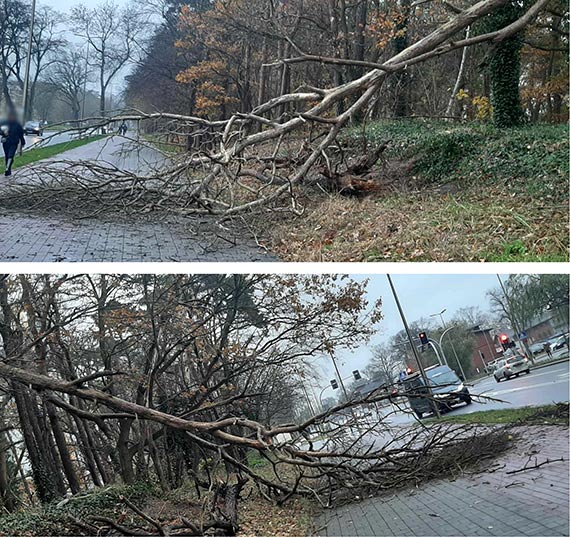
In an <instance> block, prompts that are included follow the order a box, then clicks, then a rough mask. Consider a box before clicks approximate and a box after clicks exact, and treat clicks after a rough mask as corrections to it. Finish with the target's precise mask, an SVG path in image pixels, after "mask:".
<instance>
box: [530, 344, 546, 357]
mask: <svg viewBox="0 0 570 537" xmlns="http://www.w3.org/2000/svg"><path fill="white" fill-rule="evenodd" d="M530 352H532V355H533V356H538V355H539V354H542V353H543V352H544V343H543V342H540V343H533V344H532V345H531V346H530Z"/></svg>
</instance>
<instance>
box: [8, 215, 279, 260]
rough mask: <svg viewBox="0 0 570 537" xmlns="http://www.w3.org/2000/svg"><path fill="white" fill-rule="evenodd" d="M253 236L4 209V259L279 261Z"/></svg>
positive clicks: (206, 226) (206, 225)
mask: <svg viewBox="0 0 570 537" xmlns="http://www.w3.org/2000/svg"><path fill="white" fill-rule="evenodd" d="M277 260H278V259H277V258H276V257H275V256H273V255H272V254H270V253H268V252H266V251H265V250H264V249H263V248H260V247H259V246H258V245H257V244H256V243H255V241H254V240H253V239H250V238H247V237H245V238H244V237H243V236H241V234H234V233H232V232H222V231H217V230H214V229H213V224H212V223H211V222H208V221H203V222H201V223H198V224H195V223H191V224H188V223H184V222H176V221H171V222H149V221H144V220H140V221H137V220H133V221H129V222H118V221H113V220H101V219H85V220H75V221H72V220H67V219H64V218H58V217H55V216H51V215H50V216H48V217H44V216H37V215H33V214H24V213H6V214H3V215H2V214H0V262H6V261H12V262H36V261H38V262H126V261H131V262H136V261H138V262H147V261H148V262H151V261H155V262H158V261H189V262H191V261H194V262H197V261H201V262H204V261H208V262H253V261H267V262H269V261H277Z"/></svg>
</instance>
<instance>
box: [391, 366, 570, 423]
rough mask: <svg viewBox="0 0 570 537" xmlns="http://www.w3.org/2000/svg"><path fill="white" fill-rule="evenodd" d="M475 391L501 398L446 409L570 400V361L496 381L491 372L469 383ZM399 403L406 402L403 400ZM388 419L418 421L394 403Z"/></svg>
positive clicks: (456, 411)
mask: <svg viewBox="0 0 570 537" xmlns="http://www.w3.org/2000/svg"><path fill="white" fill-rule="evenodd" d="M469 391H470V392H471V394H473V395H482V396H487V397H492V398H494V399H500V400H501V401H502V402H497V401H476V400H475V399H476V398H475V399H474V400H473V403H471V404H470V405H464V404H461V405H458V406H456V407H453V409H452V410H451V411H450V412H448V413H447V415H452V414H471V413H472V412H479V411H481V410H498V409H507V408H520V407H525V406H539V405H548V404H551V403H560V402H565V401H569V400H570V362H564V363H560V364H554V365H549V366H545V367H539V368H538V369H535V370H531V372H530V374H528V375H525V374H522V375H520V376H519V377H514V378H512V379H510V380H502V381H501V382H499V383H497V381H496V380H495V378H494V377H493V376H492V375H491V376H490V377H486V378H484V379H483V380H480V381H478V382H477V383H476V384H474V385H473V386H470V387H469ZM400 406H406V407H407V404H406V403H405V402H402V403H401V404H400ZM385 412H386V414H388V417H387V421H388V422H389V423H391V424H393V425H398V424H406V423H411V422H413V421H415V417H414V415H413V413H412V412H411V410H409V409H407V410H405V411H397V409H396V408H395V407H388V408H387V409H386V411H385Z"/></svg>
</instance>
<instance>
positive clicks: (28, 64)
mask: <svg viewBox="0 0 570 537" xmlns="http://www.w3.org/2000/svg"><path fill="white" fill-rule="evenodd" d="M35 23H36V0H32V15H31V18H30V36H29V38H28V52H27V54H26V70H25V72H24V94H23V95H22V113H23V116H24V117H23V120H24V121H23V122H24V123H25V122H26V121H27V120H28V117H27V116H28V94H29V85H30V68H31V65H32V47H33V45H34V25H35Z"/></svg>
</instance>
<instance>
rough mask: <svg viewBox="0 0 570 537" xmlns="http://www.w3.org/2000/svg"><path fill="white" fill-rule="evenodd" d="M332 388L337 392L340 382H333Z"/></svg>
mask: <svg viewBox="0 0 570 537" xmlns="http://www.w3.org/2000/svg"><path fill="white" fill-rule="evenodd" d="M331 386H332V389H333V390H337V389H338V382H337V381H336V380H334V379H332V380H331Z"/></svg>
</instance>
